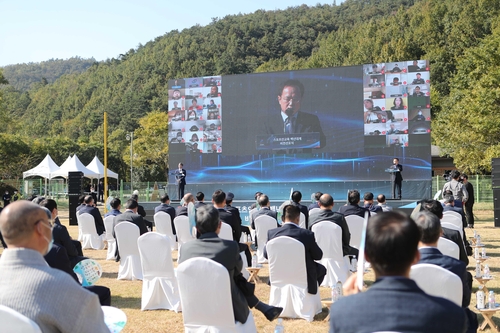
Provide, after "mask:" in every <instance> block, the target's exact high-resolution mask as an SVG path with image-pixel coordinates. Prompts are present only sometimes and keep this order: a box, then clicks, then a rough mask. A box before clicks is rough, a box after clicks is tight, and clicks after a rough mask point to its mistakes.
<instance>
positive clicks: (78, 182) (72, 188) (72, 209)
mask: <svg viewBox="0 0 500 333" xmlns="http://www.w3.org/2000/svg"><path fill="white" fill-rule="evenodd" d="M82 194H83V172H80V171H78V172H68V198H69V225H78V221H77V220H76V207H78V205H79V204H80V203H79V202H78V198H79V197H80V195H82Z"/></svg>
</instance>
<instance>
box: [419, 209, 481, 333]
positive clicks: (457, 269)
mask: <svg viewBox="0 0 500 333" xmlns="http://www.w3.org/2000/svg"><path fill="white" fill-rule="evenodd" d="M415 222H416V223H417V226H418V228H419V229H420V232H421V236H420V242H419V244H418V248H419V249H418V250H419V252H420V261H419V262H418V263H419V264H433V265H437V266H440V267H443V268H444V269H447V270H449V271H450V272H452V273H453V274H455V275H457V276H458V277H459V278H460V279H461V280H462V287H463V292H462V307H463V308H464V311H465V313H466V314H467V317H468V319H469V320H468V325H469V327H468V332H477V326H478V324H477V316H476V314H475V313H474V312H472V311H470V310H469V308H468V307H469V304H470V297H471V289H472V275H471V273H469V272H467V267H466V266H465V264H464V263H463V262H462V261H460V260H458V259H455V258H452V257H449V256H447V255H444V254H442V253H441V251H439V250H438V248H437V243H438V240H439V237H441V234H442V233H443V231H442V230H441V222H440V221H439V219H438V217H437V216H436V215H434V214H432V213H430V212H425V211H424V212H420V213H419V214H418V215H417V218H416V219H415Z"/></svg>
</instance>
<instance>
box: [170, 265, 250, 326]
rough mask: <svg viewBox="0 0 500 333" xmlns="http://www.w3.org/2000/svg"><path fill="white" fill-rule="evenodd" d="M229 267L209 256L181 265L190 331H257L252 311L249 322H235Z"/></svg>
mask: <svg viewBox="0 0 500 333" xmlns="http://www.w3.org/2000/svg"><path fill="white" fill-rule="evenodd" d="M229 279H230V277H229V272H228V271H227V269H226V268H225V267H224V266H222V265H221V264H219V263H218V262H215V261H213V260H210V259H207V258H191V259H189V260H186V261H185V262H183V263H181V264H180V265H179V266H178V267H177V280H178V282H179V292H180V295H181V303H182V304H183V307H182V318H183V320H184V330H185V332H186V333H201V332H203V333H204V332H206V333H208V332H210V333H212V332H214V333H215V332H220V333H223V332H224V333H225V332H241V333H255V332H257V328H256V327H255V321H254V319H253V315H252V311H249V315H248V318H247V321H246V322H245V324H241V323H239V322H236V323H235V319H234V313H233V305H232V299H231V284H230V280H229Z"/></svg>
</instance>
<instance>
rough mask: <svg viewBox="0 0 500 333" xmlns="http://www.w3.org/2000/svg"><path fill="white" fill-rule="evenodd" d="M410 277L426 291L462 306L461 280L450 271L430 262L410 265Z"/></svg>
mask: <svg viewBox="0 0 500 333" xmlns="http://www.w3.org/2000/svg"><path fill="white" fill-rule="evenodd" d="M410 278H411V279H412V280H414V281H415V282H416V283H417V285H418V286H419V287H420V288H421V289H422V290H423V291H424V292H425V293H426V294H429V295H432V296H437V297H443V298H446V299H448V300H450V301H452V302H454V303H455V304H457V305H458V306H462V292H463V289H462V280H460V278H459V277H458V276H457V275H455V274H453V273H452V272H450V271H448V270H447V269H444V268H442V267H439V266H437V265H432V264H416V265H413V266H412V267H411V271H410Z"/></svg>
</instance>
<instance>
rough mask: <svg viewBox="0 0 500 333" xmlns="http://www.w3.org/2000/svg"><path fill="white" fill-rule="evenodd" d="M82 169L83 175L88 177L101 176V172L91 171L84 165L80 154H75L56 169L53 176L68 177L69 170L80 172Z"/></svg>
mask: <svg viewBox="0 0 500 333" xmlns="http://www.w3.org/2000/svg"><path fill="white" fill-rule="evenodd" d="M78 171H81V172H83V176H84V177H87V178H97V177H99V173H97V172H94V171H91V170H89V169H87V168H86V167H85V165H83V163H82V162H81V161H80V159H79V158H78V156H76V155H73V157H71V159H70V160H69V161H68V160H66V162H64V163H63V165H61V167H60V168H59V170H57V171H55V172H54V173H53V175H52V178H54V177H64V178H68V172H78Z"/></svg>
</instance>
